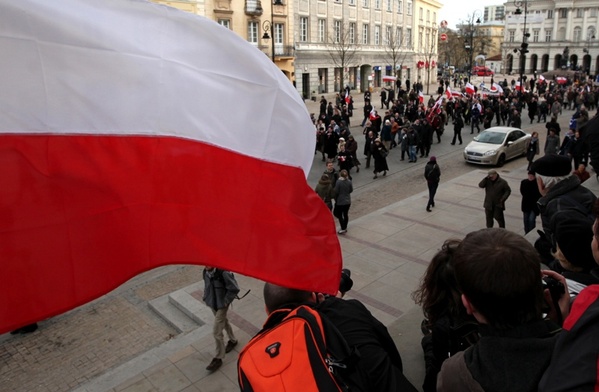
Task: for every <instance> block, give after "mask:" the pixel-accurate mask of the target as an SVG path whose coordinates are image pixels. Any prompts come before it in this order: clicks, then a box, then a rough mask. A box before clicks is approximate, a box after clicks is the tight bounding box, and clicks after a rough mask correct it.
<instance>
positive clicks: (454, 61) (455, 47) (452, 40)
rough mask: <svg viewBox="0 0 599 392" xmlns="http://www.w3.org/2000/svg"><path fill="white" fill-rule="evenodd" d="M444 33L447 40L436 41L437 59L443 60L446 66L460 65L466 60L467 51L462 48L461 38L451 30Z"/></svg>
mask: <svg viewBox="0 0 599 392" xmlns="http://www.w3.org/2000/svg"><path fill="white" fill-rule="evenodd" d="M445 34H447V40H446V41H439V43H438V48H439V49H438V52H439V61H444V62H445V64H447V65H448V66H449V65H453V66H456V67H462V66H463V65H464V64H466V63H467V62H468V52H467V51H466V49H465V48H464V42H463V41H464V40H463V38H462V37H461V35H460V34H458V33H457V32H455V31H453V30H447V31H445Z"/></svg>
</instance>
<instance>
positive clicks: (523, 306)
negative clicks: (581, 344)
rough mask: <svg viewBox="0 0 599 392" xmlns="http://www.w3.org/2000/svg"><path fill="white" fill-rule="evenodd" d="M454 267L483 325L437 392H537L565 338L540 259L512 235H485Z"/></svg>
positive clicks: (473, 236) (451, 361)
mask: <svg viewBox="0 0 599 392" xmlns="http://www.w3.org/2000/svg"><path fill="white" fill-rule="evenodd" d="M453 267H454V273H455V279H456V282H457V287H458V290H459V292H460V293H461V300H462V304H463V305H464V308H465V309H466V312H467V313H468V314H470V315H472V316H473V317H474V318H475V319H476V320H477V321H478V323H479V324H480V328H479V331H480V340H479V341H478V342H476V344H474V345H473V346H471V347H470V348H468V349H466V350H465V351H462V352H458V353H456V354H455V355H453V356H452V357H451V358H448V359H446V360H445V361H444V362H443V365H442V366H441V371H440V372H439V376H438V378H437V391H439V392H446V391H451V392H454V391H461V392H462V391H512V392H520V391H522V392H529V391H536V390H537V385H538V383H539V381H540V379H541V376H542V375H543V372H544V371H545V369H546V368H547V366H548V364H549V359H550V358H551V354H552V352H553V348H554V345H555V341H556V338H557V333H558V331H559V326H558V325H557V324H555V323H553V322H552V321H549V320H545V319H544V318H543V311H544V308H545V298H544V293H543V287H542V275H541V273H540V272H539V271H540V268H541V262H540V258H539V255H538V253H537V251H536V250H535V249H534V247H533V246H532V245H531V244H530V243H529V242H528V241H527V240H526V239H524V238H523V237H522V236H520V235H518V234H515V233H513V232H511V231H508V230H501V229H481V230H478V231H475V232H472V233H470V234H468V235H467V236H466V237H465V238H464V240H462V242H461V243H460V245H459V246H458V247H457V250H456V252H455V255H454V257H453ZM543 274H545V275H549V276H552V277H559V274H557V273H555V272H553V271H544V272H543ZM561 279H562V280H563V277H561Z"/></svg>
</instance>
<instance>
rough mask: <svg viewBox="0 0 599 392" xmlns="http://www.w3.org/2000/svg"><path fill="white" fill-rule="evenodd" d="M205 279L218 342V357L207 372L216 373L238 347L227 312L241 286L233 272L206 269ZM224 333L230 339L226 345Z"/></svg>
mask: <svg viewBox="0 0 599 392" xmlns="http://www.w3.org/2000/svg"><path fill="white" fill-rule="evenodd" d="M203 277H204V296H203V300H204V302H205V303H206V305H208V307H209V308H210V310H212V313H214V325H213V327H212V336H213V337H214V341H215V342H216V355H215V356H214V358H213V359H212V362H210V364H209V365H208V366H207V367H206V370H208V371H210V372H214V371H216V370H217V369H218V368H220V367H221V366H222V365H223V359H224V358H225V354H226V353H229V352H231V351H232V350H233V348H235V346H237V338H236V337H235V334H234V333H233V328H232V327H231V324H230V323H229V320H228V319H227V312H228V310H229V306H230V305H231V302H233V300H234V299H235V298H237V294H238V293H239V285H238V284H237V281H236V280H235V276H234V275H233V274H232V273H231V272H229V271H224V270H221V269H218V268H214V267H211V266H206V267H205V268H204V271H203ZM223 331H226V332H227V336H228V337H229V341H228V342H227V344H226V345H225V339H224V334H223Z"/></svg>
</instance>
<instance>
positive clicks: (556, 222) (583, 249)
mask: <svg viewBox="0 0 599 392" xmlns="http://www.w3.org/2000/svg"><path fill="white" fill-rule="evenodd" d="M551 228H552V231H553V233H554V239H555V243H556V244H557V246H558V247H559V249H560V251H561V252H562V254H563V255H564V256H565V257H566V260H568V262H570V263H571V264H573V265H575V266H577V267H581V268H583V269H584V270H585V271H588V270H591V269H593V268H595V267H597V264H596V263H595V259H594V258H593V251H592V248H591V242H592V241H593V222H592V221H591V219H589V218H588V217H586V216H584V215H583V214H582V212H579V211H577V210H573V209H569V210H562V211H560V212H558V213H556V214H555V215H554V216H553V218H551ZM554 248H555V244H554Z"/></svg>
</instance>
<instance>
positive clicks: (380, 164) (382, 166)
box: [370, 137, 389, 179]
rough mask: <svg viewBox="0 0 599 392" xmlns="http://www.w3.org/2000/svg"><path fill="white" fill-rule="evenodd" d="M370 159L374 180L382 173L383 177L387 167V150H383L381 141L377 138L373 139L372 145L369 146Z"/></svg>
mask: <svg viewBox="0 0 599 392" xmlns="http://www.w3.org/2000/svg"><path fill="white" fill-rule="evenodd" d="M370 150H371V152H372V157H373V158H374V177H373V178H374V179H377V178H378V174H379V173H380V172H383V176H386V175H387V170H389V166H388V165H387V154H388V153H389V152H388V150H387V149H386V148H385V146H384V145H383V143H381V139H379V138H378V137H377V138H376V139H374V143H373V144H372V146H370Z"/></svg>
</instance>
